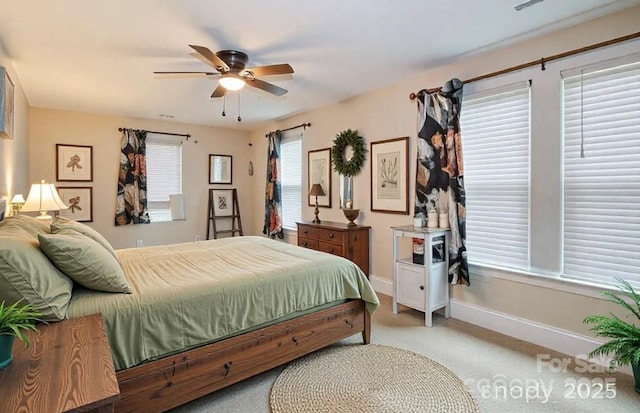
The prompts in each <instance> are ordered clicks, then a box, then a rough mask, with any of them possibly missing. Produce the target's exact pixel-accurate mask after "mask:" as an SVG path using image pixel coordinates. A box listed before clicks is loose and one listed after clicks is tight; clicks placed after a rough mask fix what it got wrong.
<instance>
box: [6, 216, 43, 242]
mask: <svg viewBox="0 0 640 413" xmlns="http://www.w3.org/2000/svg"><path fill="white" fill-rule="evenodd" d="M3 227H4V228H8V227H11V228H21V229H23V230H25V231H26V232H28V233H29V234H31V235H33V236H34V237H37V236H38V234H51V229H50V228H49V222H48V221H44V220H41V219H36V218H34V217H30V216H28V215H14V216H12V217H7V218H5V219H4V220H2V221H0V228H3Z"/></svg>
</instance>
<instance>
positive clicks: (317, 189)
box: [309, 184, 326, 196]
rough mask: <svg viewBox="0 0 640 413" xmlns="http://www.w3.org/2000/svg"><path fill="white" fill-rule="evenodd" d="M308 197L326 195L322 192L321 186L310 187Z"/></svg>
mask: <svg viewBox="0 0 640 413" xmlns="http://www.w3.org/2000/svg"><path fill="white" fill-rule="evenodd" d="M309 195H311V196H314V195H315V196H325V195H326V194H325V193H324V191H323V190H322V186H321V185H320V184H313V185H311V189H309Z"/></svg>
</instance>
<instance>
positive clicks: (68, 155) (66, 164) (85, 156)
mask: <svg viewBox="0 0 640 413" xmlns="http://www.w3.org/2000/svg"><path fill="white" fill-rule="evenodd" d="M56 181H61V182H65V181H84V182H91V181H93V146H81V145H63V144H56Z"/></svg>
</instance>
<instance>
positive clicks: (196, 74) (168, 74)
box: [153, 72, 220, 77]
mask: <svg viewBox="0 0 640 413" xmlns="http://www.w3.org/2000/svg"><path fill="white" fill-rule="evenodd" d="M153 74H154V75H160V76H170V75H178V77H179V76H180V75H185V76H187V77H192V76H194V77H207V76H213V75H219V74H220V73H218V72H153ZM171 77H173V76H171Z"/></svg>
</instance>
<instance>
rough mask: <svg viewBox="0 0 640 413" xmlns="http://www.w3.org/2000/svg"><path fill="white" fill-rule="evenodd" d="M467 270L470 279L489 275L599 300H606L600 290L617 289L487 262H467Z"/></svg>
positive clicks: (614, 290) (615, 290)
mask: <svg viewBox="0 0 640 413" xmlns="http://www.w3.org/2000/svg"><path fill="white" fill-rule="evenodd" d="M469 272H470V274H471V278H472V280H473V279H474V278H475V279H476V280H478V281H481V280H482V278H484V277H490V278H496V279H499V280H506V281H511V282H515V283H519V284H526V285H532V286H535V287H540V288H548V289H550V290H556V291H563V292H566V293H570V294H576V295H582V296H585V297H590V298H597V299H600V300H606V298H605V297H603V296H602V294H600V292H601V291H611V292H617V291H618V290H617V289H616V288H615V287H612V286H608V285H598V284H592V283H588V282H584V281H578V280H573V279H569V278H562V277H560V275H558V274H553V273H548V274H544V273H542V272H540V273H535V272H530V271H524V270H518V269H513V268H504V267H499V266H492V265H487V264H478V263H469Z"/></svg>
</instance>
